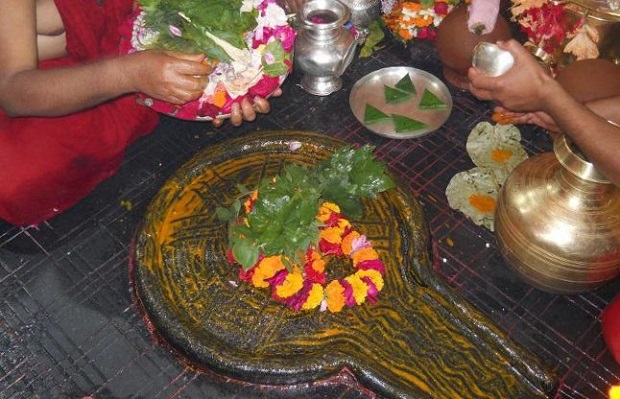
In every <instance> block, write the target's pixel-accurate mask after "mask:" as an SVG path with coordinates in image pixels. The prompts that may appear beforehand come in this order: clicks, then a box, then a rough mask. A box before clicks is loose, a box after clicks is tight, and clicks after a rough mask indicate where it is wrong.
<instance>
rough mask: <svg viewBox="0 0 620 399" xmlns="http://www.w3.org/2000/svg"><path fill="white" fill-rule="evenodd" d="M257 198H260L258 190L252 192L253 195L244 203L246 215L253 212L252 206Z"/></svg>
mask: <svg viewBox="0 0 620 399" xmlns="http://www.w3.org/2000/svg"><path fill="white" fill-rule="evenodd" d="M256 198H258V190H254V191H253V192H252V195H250V197H248V199H246V200H245V202H244V203H243V209H244V210H245V213H250V212H252V204H253V203H254V201H256Z"/></svg>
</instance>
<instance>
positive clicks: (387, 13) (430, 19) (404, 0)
mask: <svg viewBox="0 0 620 399" xmlns="http://www.w3.org/2000/svg"><path fill="white" fill-rule="evenodd" d="M459 1H460V0H420V1H416V0H382V2H381V11H382V13H383V21H384V22H385V24H386V26H387V27H388V29H389V30H390V31H392V33H393V34H394V35H395V36H396V37H397V38H398V39H400V40H401V41H403V42H405V43H406V42H408V41H410V40H412V39H415V38H418V39H428V40H433V39H435V36H436V35H437V27H438V26H439V24H440V23H441V21H442V20H443V19H444V17H445V16H446V15H448V13H449V12H450V11H451V10H452V8H453V7H454V6H455V5H456V4H458V3H459Z"/></svg>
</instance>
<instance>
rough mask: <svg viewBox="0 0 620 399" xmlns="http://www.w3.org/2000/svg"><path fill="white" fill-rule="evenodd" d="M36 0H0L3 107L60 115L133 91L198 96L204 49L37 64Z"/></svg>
mask: <svg viewBox="0 0 620 399" xmlns="http://www.w3.org/2000/svg"><path fill="white" fill-rule="evenodd" d="M36 3H37V2H35V0H2V1H0V54H2V55H3V56H2V57H1V58H0V108H2V109H3V110H4V111H5V112H6V113H7V114H9V115H11V116H61V115H66V114H69V113H73V112H77V111H80V110H83V109H87V108H90V107H93V106H95V105H98V104H100V103H102V102H105V101H107V100H110V99H113V98H115V97H118V96H120V95H123V94H126V93H131V92H143V93H145V94H147V95H149V96H152V97H154V98H158V99H161V100H164V101H169V102H172V103H175V104H181V103H184V102H187V101H190V100H192V99H195V98H197V97H198V96H200V94H201V93H202V89H204V87H205V85H206V74H207V73H208V72H209V71H210V67H209V66H207V65H204V64H203V63H202V60H203V59H204V56H203V55H188V54H181V53H172V52H158V51H145V52H141V53H137V54H132V55H128V56H123V57H114V58H108V59H102V60H97V61H93V62H90V63H85V64H83V65H76V66H72V67H66V68H56V69H48V70H40V69H38V61H39V58H38V54H39V49H38V37H39V36H45V35H38V34H37V33H38V31H37V26H39V27H43V26H45V24H44V23H42V22H39V21H40V20H41V18H39V21H38V20H37V5H36Z"/></svg>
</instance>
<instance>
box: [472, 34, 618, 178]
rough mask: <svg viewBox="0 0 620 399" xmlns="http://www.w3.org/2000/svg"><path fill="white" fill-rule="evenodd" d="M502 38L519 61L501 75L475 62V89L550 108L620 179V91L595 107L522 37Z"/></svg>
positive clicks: (499, 99) (519, 104)
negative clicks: (550, 70) (555, 75)
mask: <svg viewBox="0 0 620 399" xmlns="http://www.w3.org/2000/svg"><path fill="white" fill-rule="evenodd" d="M498 44H499V45H500V46H501V47H502V48H504V49H506V50H508V51H510V52H511V54H512V55H513V56H514V58H515V64H514V66H513V67H512V68H511V69H510V70H509V71H508V72H506V73H505V74H503V75H501V76H499V77H488V76H483V75H481V74H478V73H477V72H476V70H475V69H474V68H470V70H469V72H468V76H469V79H470V82H471V84H470V89H471V92H472V94H474V95H475V96H476V97H478V98H480V99H483V100H492V101H494V102H496V103H497V104H498V105H499V106H501V107H503V108H504V109H507V110H511V111H514V112H520V113H535V112H543V113H545V114H547V115H548V116H550V117H551V118H552V119H553V121H554V122H555V124H556V125H557V127H558V129H559V131H561V132H563V133H564V134H566V135H567V136H568V137H569V138H570V139H571V140H572V141H573V143H575V144H576V145H577V147H579V149H580V150H581V151H582V152H583V154H584V155H585V156H586V157H587V158H588V159H589V160H590V161H591V162H592V163H593V164H594V165H595V166H596V168H597V169H598V170H599V172H601V173H602V174H604V175H605V176H606V177H607V178H608V179H609V180H610V181H611V182H613V183H614V184H616V185H620V156H618V152H619V151H620V127H619V126H616V125H613V124H611V123H609V122H608V118H609V119H611V116H613V115H616V116H615V117H616V118H617V115H618V114H619V112H618V110H620V96H618V97H610V98H607V99H604V100H597V101H596V102H593V105H591V106H592V107H593V109H590V108H588V107H587V106H585V105H584V104H582V103H580V102H579V101H577V100H575V99H574V98H573V97H572V96H570V94H569V93H567V92H566V91H565V90H564V89H563V88H562V86H561V85H560V84H559V83H558V82H557V81H556V80H555V79H554V78H553V77H552V76H551V75H549V74H548V73H547V71H546V70H545V69H544V68H543V67H542V66H541V65H540V64H539V63H538V62H537V61H536V59H535V58H534V57H533V56H532V55H531V54H530V53H529V52H528V51H527V50H526V49H525V48H523V46H521V45H520V44H519V43H518V42H517V41H515V40H510V41H508V42H504V43H498ZM594 110H596V112H595V111H594ZM614 110H615V112H614ZM597 112H600V113H601V115H603V116H601V115H599V114H597Z"/></svg>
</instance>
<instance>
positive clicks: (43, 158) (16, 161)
mask: <svg viewBox="0 0 620 399" xmlns="http://www.w3.org/2000/svg"><path fill="white" fill-rule="evenodd" d="M55 1H56V6H57V7H58V10H59V12H60V15H61V16H62V19H63V22H64V25H65V30H66V40H67V52H68V53H69V55H68V56H66V57H62V58H58V59H54V60H48V61H44V62H42V63H41V64H40V67H41V68H55V67H59V66H68V65H73V64H77V63H82V62H85V61H88V60H94V59H98V58H100V57H102V56H109V55H116V54H118V51H119V40H120V34H119V31H118V29H119V27H120V25H121V23H122V20H123V19H124V18H126V17H127V16H128V15H129V14H130V13H131V8H132V0H103V1H101V0H99V1H97V0H55ZM98 2H101V3H102V4H101V5H99V4H98ZM157 121H158V116H157V114H156V113H155V112H154V111H153V110H151V109H149V108H147V107H145V106H142V105H139V104H137V103H136V96H135V95H127V96H123V97H120V98H118V99H115V100H113V101H110V102H108V103H105V104H103V105H101V106H97V107H95V108H92V109H88V110H85V111H82V112H79V113H76V114H73V115H69V116H64V117H57V118H38V117H37V118H34V117H26V118H9V117H7V116H6V115H5V114H4V113H3V112H2V111H1V110H0V182H2V183H1V184H0V218H1V219H4V220H6V221H8V222H9V223H12V224H14V225H19V226H27V225H31V224H38V223H39V222H42V221H44V220H47V219H49V218H51V217H52V216H54V215H56V214H58V213H59V212H62V211H63V210H66V209H67V208H68V207H70V206H72V205H73V204H75V203H76V202H77V201H78V200H80V199H81V198H83V197H84V196H86V195H87V194H88V193H90V192H91V191H92V190H93V189H94V188H95V186H97V184H99V183H100V182H101V181H103V180H104V179H106V178H108V177H110V176H112V175H113V174H114V173H115V172H116V171H117V170H118V167H119V166H120V164H121V162H122V160H123V157H124V153H125V150H126V148H127V146H128V145H129V144H131V143H132V142H133V141H134V140H136V139H137V138H139V137H141V136H144V135H146V134H148V133H150V132H151V131H152V130H153V129H154V128H155V126H156V124H157Z"/></svg>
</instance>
